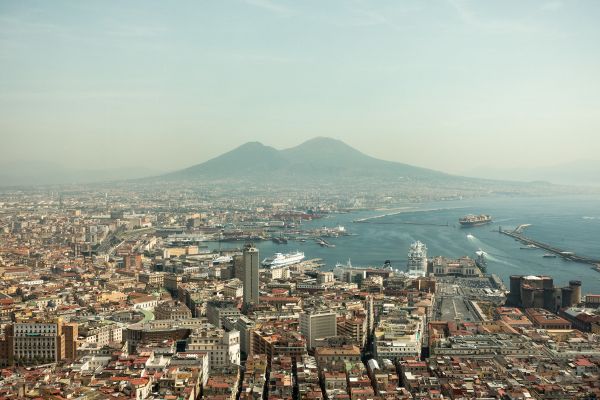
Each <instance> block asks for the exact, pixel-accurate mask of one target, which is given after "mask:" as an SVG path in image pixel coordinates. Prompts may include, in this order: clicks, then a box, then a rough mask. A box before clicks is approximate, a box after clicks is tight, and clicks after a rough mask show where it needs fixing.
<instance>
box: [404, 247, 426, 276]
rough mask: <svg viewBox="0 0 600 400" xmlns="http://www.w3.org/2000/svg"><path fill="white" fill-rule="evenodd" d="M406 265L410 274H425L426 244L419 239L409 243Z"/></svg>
mask: <svg viewBox="0 0 600 400" xmlns="http://www.w3.org/2000/svg"><path fill="white" fill-rule="evenodd" d="M407 267H408V274H409V275H410V276H413V277H419V276H427V246H425V245H424V244H423V243H421V242H419V241H416V242H414V243H413V244H411V245H410V249H409V250H408V263H407Z"/></svg>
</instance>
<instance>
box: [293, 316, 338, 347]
mask: <svg viewBox="0 0 600 400" xmlns="http://www.w3.org/2000/svg"><path fill="white" fill-rule="evenodd" d="M300 332H301V333H302V335H304V337H305V338H306V346H307V347H308V348H309V349H312V348H314V347H315V340H317V339H322V338H326V337H332V336H336V335H337V315H336V313H335V312H328V311H320V312H315V313H311V312H303V313H301V314H300Z"/></svg>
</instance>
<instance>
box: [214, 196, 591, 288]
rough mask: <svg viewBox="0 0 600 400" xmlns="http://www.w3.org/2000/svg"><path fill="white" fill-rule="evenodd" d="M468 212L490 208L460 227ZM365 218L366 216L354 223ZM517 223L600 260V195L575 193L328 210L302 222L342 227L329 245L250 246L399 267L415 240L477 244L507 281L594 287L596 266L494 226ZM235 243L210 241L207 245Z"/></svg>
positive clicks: (459, 251)
mask: <svg viewBox="0 0 600 400" xmlns="http://www.w3.org/2000/svg"><path fill="white" fill-rule="evenodd" d="M467 214H489V215H491V216H492V218H493V222H492V223H491V224H487V225H482V226H477V227H470V228H464V227H461V226H460V224H459V223H458V219H459V218H460V217H462V216H464V215H467ZM373 217H377V218H373ZM365 218H367V221H366V222H363V223H359V222H356V221H357V220H361V219H365ZM369 218H370V219H369ZM521 224H530V226H529V227H527V228H526V229H525V230H524V234H525V236H527V237H530V238H532V239H535V240H537V241H539V242H543V243H546V244H549V245H552V246H554V247H558V248H560V249H563V250H564V251H571V252H574V253H576V254H577V255H582V256H586V257H589V258H593V259H597V260H600V197H591V196H581V195H577V196H576V195H573V196H560V197H557V196H552V197H539V196H538V197H521V196H518V197H516V196H515V197H513V196H499V197H486V198H478V199H468V200H452V201H439V202H427V203H422V204H414V203H412V204H406V205H404V206H401V207H398V208H394V209H380V210H369V211H359V212H351V213H340V214H329V215H327V216H326V217H324V218H319V219H315V220H312V221H307V222H304V223H303V224H302V225H301V228H302V229H315V228H320V227H323V226H326V227H336V226H343V227H344V228H345V229H346V231H347V232H348V233H349V234H351V235H350V236H340V237H337V238H326V240H327V241H328V242H329V243H331V244H334V245H335V247H321V246H320V245H319V244H317V243H316V242H314V241H311V240H307V241H306V242H299V241H293V240H290V241H289V242H288V243H287V244H276V243H273V242H271V241H262V242H258V243H255V245H256V246H257V247H258V249H259V252H260V257H261V259H262V258H265V257H268V256H271V255H273V254H274V253H276V252H279V253H288V252H293V251H296V250H298V251H303V252H304V253H305V255H306V258H307V259H313V258H319V259H321V260H322V261H323V263H324V264H325V266H324V267H323V270H331V269H333V267H334V266H335V264H336V263H342V264H346V263H347V262H348V261H350V262H351V263H352V265H353V266H373V267H381V266H383V264H384V262H385V261H386V260H390V261H391V263H392V267H393V268H397V269H400V270H405V269H406V261H407V253H408V249H409V246H410V244H411V243H413V242H414V241H417V240H420V241H421V242H423V243H425V245H426V246H427V249H428V251H427V253H428V257H433V256H438V255H439V256H445V257H454V258H458V257H460V256H465V255H466V256H470V257H472V258H475V252H476V251H478V250H479V249H481V250H483V251H485V252H486V253H487V273H489V274H495V275H497V276H499V277H500V278H501V279H502V280H503V281H504V283H505V284H506V286H507V287H508V286H509V285H508V283H509V277H510V275H514V274H526V275H549V276H552V277H553V278H554V283H555V285H557V286H562V285H566V284H568V281H569V280H572V279H576V280H581V281H582V293H584V294H586V293H587V294H591V293H594V294H600V272H597V271H595V270H594V269H593V268H592V266H591V265H588V264H582V263H577V262H573V261H565V260H564V259H562V258H560V257H557V258H545V257H543V255H544V254H545V253H547V252H546V251H545V250H543V249H521V247H524V245H523V244H522V243H520V242H518V241H516V240H514V239H513V238H510V237H508V236H506V235H502V234H500V233H499V232H498V228H499V227H502V228H503V229H514V228H516V227H517V226H519V225H521ZM235 245H237V244H232V243H221V244H217V243H211V244H210V248H211V249H217V248H218V247H221V248H230V247H232V246H235Z"/></svg>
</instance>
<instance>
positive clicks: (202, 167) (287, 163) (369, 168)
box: [162, 137, 464, 183]
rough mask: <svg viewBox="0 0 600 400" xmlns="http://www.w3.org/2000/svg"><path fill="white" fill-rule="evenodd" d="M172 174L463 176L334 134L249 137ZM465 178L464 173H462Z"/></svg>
mask: <svg viewBox="0 0 600 400" xmlns="http://www.w3.org/2000/svg"><path fill="white" fill-rule="evenodd" d="M162 178H164V179H167V180H179V179H185V180H194V179H201V180H205V181H206V180H208V181H215V180H228V181H230V180H251V181H252V180H256V179H260V180H261V181H265V180H268V181H273V182H281V181H285V180H287V181H294V182H296V181H303V182H323V181H325V182H327V181H328V182H331V183H335V182H336V181H339V180H344V181H350V180H356V179H374V178H375V179H378V180H379V179H419V180H422V179H428V180H431V179H433V180H440V179H445V180H448V179H449V180H452V179H457V177H453V176H451V175H447V174H444V173H442V172H438V171H434V170H430V169H425V168H419V167H414V166H411V165H408V164H402V163H398V162H391V161H384V160H379V159H377V158H374V157H371V156H368V155H366V154H364V153H361V152H360V151H358V150H356V149H354V148H353V147H350V146H348V145H347V144H345V143H344V142H342V141H340V140H336V139H331V138H323V137H319V138H315V139H311V140H309V141H307V142H304V143H302V144H300V145H298V146H295V147H292V148H289V149H284V150H277V149H274V148H273V147H270V146H265V145H263V144H261V143H259V142H249V143H246V144H243V145H241V146H240V147H238V148H236V149H234V150H231V151H229V152H227V153H225V154H222V155H220V156H218V157H215V158H213V159H211V160H208V161H206V162H204V163H202V164H197V165H194V166H191V167H189V168H186V169H183V170H180V171H175V172H172V173H169V174H166V175H164V176H162ZM460 179H464V178H460Z"/></svg>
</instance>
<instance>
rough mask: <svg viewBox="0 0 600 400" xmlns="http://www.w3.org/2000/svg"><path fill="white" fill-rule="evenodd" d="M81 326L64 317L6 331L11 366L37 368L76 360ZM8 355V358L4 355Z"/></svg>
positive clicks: (18, 324)
mask: <svg viewBox="0 0 600 400" xmlns="http://www.w3.org/2000/svg"><path fill="white" fill-rule="evenodd" d="M77 336H78V325H77V324H75V323H69V324H67V323H64V322H63V320H62V318H56V319H50V320H26V321H22V322H16V323H14V324H11V325H8V326H7V327H6V328H5V342H6V344H5V345H3V346H2V347H3V348H4V349H5V351H6V352H7V354H5V356H6V358H4V357H2V358H3V359H4V360H5V364H7V365H14V364H18V365H35V364H46V363H54V362H59V361H63V360H73V359H74V358H75V357H76V354H77ZM3 356H4V355H3Z"/></svg>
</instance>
